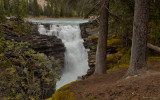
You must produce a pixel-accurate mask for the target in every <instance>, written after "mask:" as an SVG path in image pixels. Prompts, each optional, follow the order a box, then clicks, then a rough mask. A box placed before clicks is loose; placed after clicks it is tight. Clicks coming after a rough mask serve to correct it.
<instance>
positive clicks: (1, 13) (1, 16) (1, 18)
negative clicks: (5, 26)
mask: <svg viewBox="0 0 160 100" xmlns="http://www.w3.org/2000/svg"><path fill="white" fill-rule="evenodd" d="M3 4H4V1H3V0H0V23H5V21H6V19H5V10H4V5H3Z"/></svg>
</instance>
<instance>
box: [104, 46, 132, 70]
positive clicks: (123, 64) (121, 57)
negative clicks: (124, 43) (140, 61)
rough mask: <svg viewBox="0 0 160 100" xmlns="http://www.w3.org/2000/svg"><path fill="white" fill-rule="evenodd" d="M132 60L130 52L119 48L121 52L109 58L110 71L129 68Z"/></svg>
mask: <svg viewBox="0 0 160 100" xmlns="http://www.w3.org/2000/svg"><path fill="white" fill-rule="evenodd" d="M129 59H130V50H128V51H127V49H126V48H122V49H120V48H119V51H118V52H117V53H115V54H113V55H111V56H108V57H107V64H108V71H114V70H118V69H123V68H128V66H129Z"/></svg>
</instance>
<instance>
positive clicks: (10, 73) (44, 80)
mask: <svg viewBox="0 0 160 100" xmlns="http://www.w3.org/2000/svg"><path fill="white" fill-rule="evenodd" d="M46 59H47V58H46V57H45V55H44V54H41V53H37V52H35V51H34V50H32V49H30V48H29V43H27V42H16V41H14V40H5V39H4V38H3V37H2V38H0V70H1V72H0V91H1V93H0V98H1V100H6V99H7V100H23V99H24V98H25V99H27V100H32V99H34V100H40V99H42V98H43V96H44V95H45V92H44V91H46V90H47V87H46V86H49V87H51V88H54V86H55V83H56V80H57V79H56V77H57V75H58V73H57V71H55V70H53V69H52V68H51V67H50V66H47V64H46Z"/></svg>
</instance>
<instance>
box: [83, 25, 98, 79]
mask: <svg viewBox="0 0 160 100" xmlns="http://www.w3.org/2000/svg"><path fill="white" fill-rule="evenodd" d="M80 29H81V35H82V38H83V39H84V46H85V48H86V49H89V51H88V64H89V70H88V72H87V74H86V75H85V76H83V77H84V78H86V77H88V76H90V75H92V74H93V73H94V70H95V62H96V45H97V44H96V42H94V40H92V39H89V38H88V37H89V36H94V35H97V34H98V28H97V23H96V22H88V23H83V24H80Z"/></svg>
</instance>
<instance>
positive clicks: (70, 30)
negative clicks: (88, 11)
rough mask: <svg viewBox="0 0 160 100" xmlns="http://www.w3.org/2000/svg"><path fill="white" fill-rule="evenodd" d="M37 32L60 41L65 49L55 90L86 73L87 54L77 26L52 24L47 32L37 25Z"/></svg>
mask: <svg viewBox="0 0 160 100" xmlns="http://www.w3.org/2000/svg"><path fill="white" fill-rule="evenodd" d="M38 30H39V32H40V34H43V35H49V36H52V35H55V36H57V37H58V38H60V39H62V42H63V43H64V45H65V47H66V51H65V66H64V70H63V74H62V76H61V79H60V81H58V82H57V84H56V89H59V88H60V87H62V86H63V85H65V84H68V83H70V82H72V81H75V80H77V78H78V77H79V76H82V75H85V74H86V73H87V70H88V69H89V67H88V54H87V50H86V49H85V48H84V45H83V42H84V41H83V39H82V38H81V34H80V28H79V25H78V24H74V25H73V24H70V25H69V24H68V25H66V24H59V25H56V24H52V25H51V26H50V30H47V29H46V28H45V27H44V26H43V25H39V29H38Z"/></svg>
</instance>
